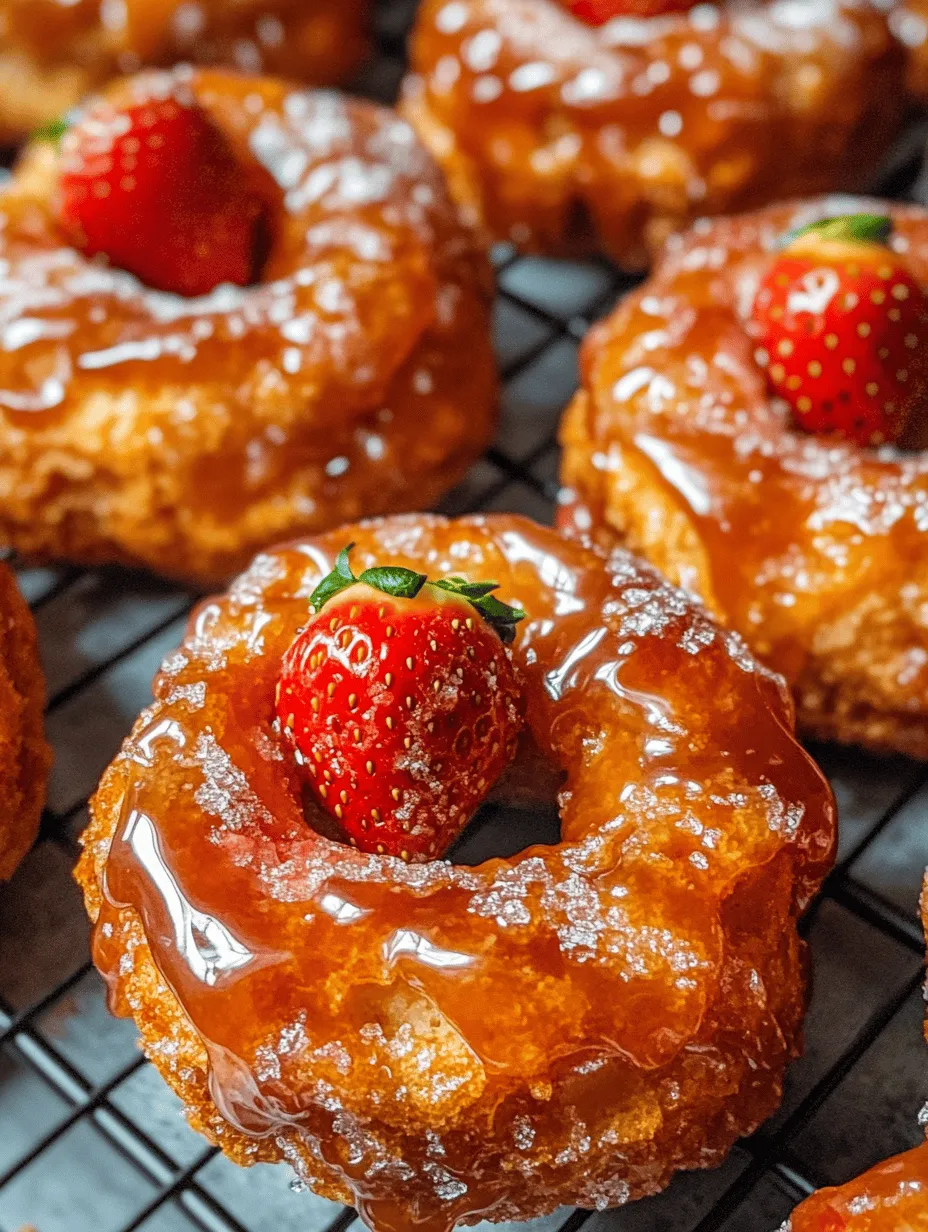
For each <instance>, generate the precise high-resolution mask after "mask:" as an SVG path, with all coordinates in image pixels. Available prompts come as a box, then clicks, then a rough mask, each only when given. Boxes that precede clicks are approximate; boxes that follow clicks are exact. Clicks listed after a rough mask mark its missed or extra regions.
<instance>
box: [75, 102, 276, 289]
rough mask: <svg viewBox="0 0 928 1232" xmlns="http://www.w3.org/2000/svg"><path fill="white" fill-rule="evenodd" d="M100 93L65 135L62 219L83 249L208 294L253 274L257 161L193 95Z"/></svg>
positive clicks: (147, 278)
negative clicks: (241, 154) (240, 152)
mask: <svg viewBox="0 0 928 1232" xmlns="http://www.w3.org/2000/svg"><path fill="white" fill-rule="evenodd" d="M162 80H163V79H162V78H160V77H158V78H153V79H152V87H151V92H150V94H148V95H146V94H143V93H141V90H142V88H143V87H137V88H136V89H134V90H133V93H132V95H131V97H128V98H127V99H126V101H125V103H124V104H122V105H120V103H118V102H114V101H109V100H106V99H104V100H102V101H101V102H98V103H96V104H95V105H93V106H92V107H90V108H89V109H88V110H87V111H85V112H84V113H83V114H82V115H81V116H80V118H79V119H78V120H77V122H76V123H75V124H74V125H73V127H70V128H68V129H66V130H65V133H64V135H63V137H62V140H61V175H60V180H59V186H58V189H59V192H58V197H59V201H58V219H59V222H60V223H61V226H62V227H63V229H64V230H65V231H66V233H67V235H68V237H69V239H70V240H71V242H72V243H73V244H74V245H75V247H77V248H79V249H80V250H81V251H82V252H84V253H86V254H87V255H88V256H95V255H97V254H100V253H102V254H104V255H105V256H106V257H108V258H109V262H110V264H111V265H113V266H116V267H118V268H119V269H124V270H128V271H129V272H130V273H132V274H135V275H136V277H137V278H140V279H141V281H142V282H144V283H145V284H146V285H147V286H149V287H152V288H153V289H155V290H160V291H173V292H176V293H177V294H179V295H205V294H206V293H207V292H209V291H211V290H213V288H214V287H216V286H218V285H219V284H220V283H223V282H230V283H236V284H237V285H239V286H247V285H248V284H249V283H251V282H253V281H254V280H255V277H256V275H257V273H258V270H259V266H260V262H261V259H262V255H263V249H264V247H265V236H266V230H267V208H266V204H265V201H264V200H263V199H262V196H261V195H259V193H258V192H257V191H256V180H255V178H254V177H255V174H257V172H256V171H254V170H251V171H250V170H249V169H246V168H244V167H243V166H242V165H241V164H240V162H239V160H238V159H237V158H236V156H235V154H234V152H233V150H232V148H231V146H230V144H229V142H228V141H227V139H226V137H225V136H224V134H223V133H222V132H221V131H220V129H219V128H218V127H217V126H216V125H215V124H214V122H213V121H212V120H211V119H210V117H209V116H208V115H207V113H206V112H205V111H204V110H203V109H202V107H200V106H199V105H198V104H197V103H196V102H194V101H193V99H192V97H191V98H187V97H184V96H183V95H180V94H177V93H176V92H175V93H168V94H167V95H166V96H165V92H164V90H162V89H158V88H157V87H156V83H157V82H159V81H162Z"/></svg>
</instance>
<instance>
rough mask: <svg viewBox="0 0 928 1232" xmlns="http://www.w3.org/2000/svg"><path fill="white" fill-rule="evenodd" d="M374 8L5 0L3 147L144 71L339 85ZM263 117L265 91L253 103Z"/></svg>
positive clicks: (338, 2)
mask: <svg viewBox="0 0 928 1232" xmlns="http://www.w3.org/2000/svg"><path fill="white" fill-rule="evenodd" d="M368 7H369V6H368V0H311V3H307V4H294V3H292V2H290V0H277V2H275V0H257V2H255V0H248V2H247V3H237V4H226V3H224V2H223V0H180V2H179V3H177V2H172V3H171V4H168V5H166V6H164V8H163V9H158V10H156V9H154V8H153V7H152V5H151V4H149V3H146V2H145V0H102V2H101V3H95V4H73V3H72V4H43V5H41V6H39V7H36V6H34V5H28V4H27V5H23V4H20V3H18V0H0V143H2V144H3V145H9V146H13V145H17V144H19V142H20V141H21V140H22V139H23V138H24V137H26V136H28V134H29V133H30V132H33V131H35V129H37V128H39V127H40V126H41V125H43V124H46V123H48V122H49V121H51V120H54V119H56V118H57V117H58V116H61V115H64V114H65V113H66V112H67V111H68V110H69V109H70V108H71V107H73V106H75V105H76V104H77V103H79V102H80V101H81V99H82V98H84V97H85V96H86V95H88V94H89V93H90V92H91V91H92V90H94V89H97V88H99V87H100V86H101V85H103V84H104V83H105V82H107V81H110V80H112V78H113V77H115V76H116V75H117V74H120V73H134V72H137V71H138V70H139V69H140V68H142V67H143V66H145V65H160V64H178V63H181V62H183V63H197V64H201V65H207V64H213V65H223V66H225V67H227V68H233V69H236V70H237V71H239V72H242V73H274V74H278V75H280V76H282V77H286V78H288V79H289V80H291V81H301V82H306V83H307V84H312V85H322V86H324V85H332V84H336V83H338V82H340V81H342V80H344V79H345V78H346V77H347V76H348V75H349V74H350V73H352V72H353V71H354V69H355V68H356V67H357V65H358V63H359V62H360V60H361V58H362V56H363V55H364V53H365V50H366V41H367V21H368V16H369V14H368ZM245 104H246V106H247V107H248V108H250V109H251V108H254V109H258V110H260V106H261V95H260V91H257V92H254V93H252V94H250V95H248V96H247V97H246V99H245Z"/></svg>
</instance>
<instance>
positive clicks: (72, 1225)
mask: <svg viewBox="0 0 928 1232" xmlns="http://www.w3.org/2000/svg"><path fill="white" fill-rule="evenodd" d="M413 7H414V4H413V3H412V0H400V2H398V3H396V2H394V3H385V4H383V5H382V6H381V12H380V15H379V23H380V31H379V33H380V38H379V44H380V50H381V55H380V57H379V58H378V60H377V62H376V63H375V65H374V67H373V68H372V69H371V70H370V71H369V72H368V74H367V76H366V78H365V81H364V82H363V83H362V85H363V88H364V89H365V90H366V91H367V92H368V93H371V94H374V95H375V96H378V97H381V98H388V97H390V95H391V93H392V92H393V91H394V90H395V87H396V84H397V82H398V80H399V76H400V73H401V71H402V54H403V36H404V33H405V29H406V26H407V24H408V21H409V18H410V15H411V10H412V8H413ZM924 139H925V132H924V131H923V130H919V129H918V128H917V127H915V128H913V129H911V130H910V131H909V133H908V135H907V137H906V138H905V139H904V141H903V142H902V143H901V145H900V146H899V147H898V149H897V150H896V151H894V153H893V155H892V156H891V158H890V159H889V161H888V164H887V169H886V172H885V175H884V178H883V181H882V184H881V187H882V188H883V190H884V191H886V192H891V193H893V194H894V195H899V196H913V195H916V196H917V195H920V188H919V181H918V179H917V175H918V164H919V160H920V154H921V150H922V147H923V144H924ZM495 256H496V265H497V272H498V277H499V297H498V301H497V305H496V313H495V335H496V342H497V348H498V352H499V358H500V364H501V368H502V372H503V377H504V386H505V394H504V400H503V417H502V423H501V427H500V432H499V435H498V438H497V441H496V443H495V445H494V446H493V448H492V449H490V450H489V452H488V453H487V455H486V456H485V458H484V459H483V460H482V461H481V462H480V463H478V464H477V465H476V466H475V467H474V469H473V471H472V472H471V474H470V475H469V476H468V478H467V480H466V481H465V482H464V483H463V484H462V485H461V487H460V488H459V489H458V490H456V491H455V492H454V493H453V494H452V495H451V497H449V498H448V500H446V502H445V503H444V506H443V508H444V509H445V510H446V511H447V512H450V513H459V512H463V511H465V510H471V509H484V510H489V509H507V510H516V511H520V512H524V513H527V514H529V515H531V516H534V517H536V518H538V519H539V520H542V521H548V520H550V516H551V512H552V508H553V502H554V499H555V495H556V470H557V452H556V444H555V433H556V426H557V421H558V417H559V414H560V411H561V409H562V407H563V406H564V404H565V403H566V401H567V399H568V398H569V396H570V394H571V393H572V392H573V389H574V386H575V382H576V368H575V361H576V354H577V347H578V343H579V341H580V339H581V338H582V337H583V334H584V332H585V331H586V329H587V327H588V325H589V323H590V322H591V321H592V320H594V319H595V318H596V317H597V316H599V315H601V314H602V312H604V311H605V310H606V309H607V308H608V307H609V306H610V305H611V304H612V303H613V302H614V301H615V299H616V298H617V297H618V296H620V295H621V294H622V293H623V292H624V291H626V290H628V288H629V287H630V286H631V285H633V281H634V280H631V279H627V278H623V277H622V276H621V275H619V274H618V273H617V272H616V271H615V270H614V269H612V268H611V267H609V266H608V265H607V264H605V263H602V262H587V263H580V264H576V263H563V262H552V261H546V260H540V259H534V258H522V257H519V256H517V254H516V253H515V252H513V251H511V250H509V249H499V250H498V251H497V252H496V254H495ZM19 578H20V582H21V585H22V587H23V590H24V592H25V593H26V595H27V596H28V598H29V600H30V603H31V605H32V607H33V610H34V612H35V615H36V620H37V622H38V626H39V631H40V635H41V639H42V645H43V652H44V656H45V661H46V669H47V673H48V680H49V696H50V701H49V706H48V730H49V735H50V738H51V740H52V743H53V744H54V746H55V750H56V755H57V757H56V765H55V769H54V772H53V776H52V781H51V788H50V794H49V803H48V808H47V810H46V814H45V817H44V820H43V825H42V832H41V834H40V837H39V840H38V842H37V843H36V845H35V847H34V849H33V850H32V852H31V854H30V855H29V856H28V857H27V859H26V861H25V863H24V865H23V866H22V868H21V870H20V871H19V873H18V874H17V876H16V878H15V879H14V881H13V882H12V883H11V884H10V885H9V886H6V887H0V1232H14V1230H15V1229H18V1228H19V1227H20V1226H21V1225H24V1224H34V1225H35V1226H36V1227H37V1228H38V1229H39V1232H91V1230H92V1232H135V1230H136V1229H140V1230H144V1232H193V1230H194V1229H201V1230H207V1232H263V1230H264V1229H267V1228H269V1227H273V1228H275V1229H278V1230H279V1232H287V1230H288V1229H293V1230H294V1232H297V1230H299V1232H342V1230H343V1229H345V1228H347V1226H348V1225H349V1224H350V1223H351V1222H352V1221H353V1219H354V1218H355V1216H354V1212H353V1211H350V1210H346V1209H344V1208H342V1207H339V1206H337V1205H335V1204H333V1203H330V1202H327V1201H325V1200H323V1199H320V1198H317V1197H315V1196H314V1195H312V1194H310V1193H301V1194H294V1193H292V1192H290V1184H289V1176H290V1174H289V1172H288V1170H287V1169H286V1168H285V1167H283V1166H280V1167H271V1166H267V1165H262V1166H259V1167H257V1168H254V1169H251V1170H248V1171H245V1170H240V1169H238V1168H236V1167H235V1166H234V1165H233V1164H230V1163H229V1162H228V1161H226V1160H225V1159H224V1158H223V1157H222V1156H221V1155H220V1154H219V1153H218V1152H217V1151H216V1150H215V1149H213V1148H211V1147H209V1146H207V1144H206V1143H205V1142H204V1141H203V1140H202V1139H200V1138H199V1137H198V1136H196V1135H195V1134H194V1133H193V1132H192V1131H191V1130H190V1129H189V1128H188V1127H187V1125H186V1123H185V1121H184V1120H183V1117H182V1115H181V1112H180V1105H179V1103H178V1101H177V1100H176V1099H175V1098H174V1096H173V1095H172V1094H171V1092H170V1091H169V1090H168V1088H167V1087H166V1086H165V1085H164V1084H163V1082H162V1081H161V1079H160V1078H159V1077H158V1075H157V1074H156V1073H155V1071H154V1070H153V1069H152V1067H151V1066H150V1065H149V1064H148V1063H147V1062H146V1061H145V1060H144V1059H143V1058H142V1057H141V1055H140V1054H139V1053H138V1052H137V1050H136V1047H135V1032H134V1027H133V1025H132V1024H131V1023H128V1022H125V1021H122V1020H115V1019H111V1018H110V1017H109V1016H108V1014H107V1012H106V1009H105V1004H104V996H103V987H102V983H101V981H100V979H99V977H98V976H97V975H96V973H95V971H94V970H93V968H92V966H91V964H90V962H89V957H88V925H87V922H86V919H85V916H84V912H83V907H82V904H81V901H80V895H79V894H78V891H77V889H76V887H75V886H74V884H73V882H72V879H71V868H72V866H73V862H74V859H75V857H76V853H77V836H78V834H79V833H80V830H81V828H82V826H83V824H84V820H85V816H86V812H85V810H86V801H87V798H88V796H89V795H90V794H91V792H92V790H93V788H94V786H95V783H96V780H97V778H98V776H99V774H100V772H101V771H102V769H103V768H104V766H105V765H106V763H107V762H108V761H109V760H110V758H111V757H112V755H113V754H114V752H115V751H116V749H117V747H118V744H119V742H120V740H121V739H122V737H123V735H124V734H125V732H126V731H127V730H128V728H129V726H130V724H131V722H132V719H133V718H134V716H135V715H136V713H137V712H138V710H139V709H140V708H141V707H142V706H143V705H144V704H145V703H146V701H147V700H148V696H149V682H150V680H151V677H152V674H153V672H154V670H155V669H156V667H157V665H158V663H159V661H160V659H161V658H162V656H163V655H164V654H165V652H166V651H168V650H169V649H170V648H172V647H173V646H174V645H176V643H177V642H178V640H179V638H180V636H181V631H182V628H183V622H184V618H185V616H186V613H187V612H188V611H189V609H190V607H191V605H192V604H193V603H194V602H195V600H196V598H197V596H196V595H194V594H193V593H191V592H188V591H184V590H179V589H177V588H176V587H172V586H169V585H167V584H165V583H160V582H158V581H157V580H154V579H152V578H150V577H148V576H145V575H142V574H133V573H127V572H125V571H93V572H86V571H81V570H77V569H68V568H62V569H24V570H21V571H20V573H19ZM816 752H817V754H818V756H819V759H820V761H821V763H822V765H823V766H824V767H825V769H826V771H827V772H828V773H829V775H830V777H831V780H832V782H833V784H834V787H835V790H836V792H837V795H838V799H839V803H840V805H841V810H842V834H841V850H840V862H839V864H838V867H837V868H836V869H835V871H834V873H833V874H832V876H831V877H830V878H829V881H828V883H827V885H826V887H825V893H824V894H823V896H822V897H821V899H820V900H819V901H818V903H817V904H816V905H815V907H814V908H813V910H812V911H811V912H810V914H809V916H808V918H807V919H806V920H805V921H804V925H803V927H804V930H805V932H806V934H807V936H808V938H809V941H810V943H811V947H812V953H813V956H814V961H815V970H816V985H815V995H814V999H813V1004H812V1009H811V1012H810V1015H809V1019H808V1023H807V1045H806V1052H805V1055H804V1056H803V1058H802V1059H801V1060H800V1061H799V1062H797V1063H796V1065H794V1066H793V1068H792V1070H791V1071H790V1074H789V1078H788V1085H787V1092H786V1098H785V1100H784V1105H783V1108H782V1109H781V1110H780V1112H779V1113H778V1115H777V1116H776V1117H774V1118H773V1119H772V1121H770V1122H769V1123H768V1124H766V1125H765V1126H764V1127H763V1128H762V1129H761V1130H760V1131H759V1132H758V1133H757V1134H755V1135H754V1136H753V1137H752V1138H751V1139H750V1140H747V1141H745V1142H742V1143H741V1144H739V1145H738V1146H737V1147H736V1148H735V1150H734V1151H733V1152H732V1154H731V1156H730V1157H729V1159H728V1160H727V1162H726V1163H725V1164H724V1166H723V1167H721V1168H720V1169H718V1170H716V1171H714V1172H710V1173H698V1174H689V1175H686V1176H682V1177H680V1178H678V1180H677V1181H676V1182H675V1183H674V1184H673V1186H672V1187H671V1189H670V1190H669V1191H668V1192H667V1193H666V1194H664V1195H661V1196H659V1197H657V1198H653V1199H648V1200H645V1201H643V1202H639V1203H636V1204H633V1205H632V1206H629V1207H626V1208H623V1209H621V1210H616V1211H609V1212H605V1213H602V1214H591V1213H589V1212H584V1211H570V1210H562V1211H560V1212H558V1213H557V1214H555V1215H552V1216H549V1217H547V1218H545V1219H541V1220H536V1221H534V1222H533V1223H532V1224H531V1225H526V1226H528V1227H531V1228H532V1229H534V1232H577V1229H579V1227H580V1226H581V1225H585V1232H658V1230H660V1232H716V1230H719V1232H748V1230H751V1232H771V1230H772V1229H774V1228H775V1227H777V1225H778V1224H779V1223H780V1222H781V1220H783V1219H784V1218H785V1217H786V1215H787V1214H788V1212H789V1210H790V1209H791V1208H792V1206H793V1205H794V1204H795V1203H796V1202H797V1201H798V1200H799V1199H801V1198H802V1197H803V1196H805V1194H807V1193H808V1192H810V1190H811V1189H813V1188H815V1187H816V1186H818V1185H821V1184H828V1183H834V1182H837V1181H840V1180H843V1179H845V1178H847V1177H849V1176H851V1175H854V1174H856V1173H858V1172H860V1171H861V1170H863V1169H864V1168H865V1167H867V1166H869V1165H870V1164H872V1163H874V1162H875V1161H876V1160H877V1159H880V1158H883V1157H884V1156H886V1155H889V1154H891V1153H894V1152H895V1151H898V1150H902V1149H904V1148H905V1147H907V1146H909V1145H912V1144H914V1143H915V1142H916V1141H917V1140H918V1138H919V1134H920V1132H921V1131H920V1129H919V1121H918V1117H919V1112H920V1109H921V1106H922V1104H923V1103H924V1101H925V1099H926V1098H928V1070H926V1067H925V1056H926V1054H925V1053H924V1051H923V1048H924V1045H923V1043H922V1037H921V1020H922V1012H923V1006H922V997H921V992H920V985H921V980H922V956H923V942H922V937H921V931H920V928H919V924H918V919H917V900H918V890H919V882H920V876H921V870H922V869H923V868H924V866H925V864H926V863H928V825H926V824H925V819H926V814H928V768H926V767H919V766H916V765H914V764H913V763H910V762H906V761H904V760H902V759H896V760H892V761H877V760H875V759H872V758H869V757H867V756H865V755H863V754H861V753H858V752H852V751H847V750H840V749H834V748H820V749H817V750H816Z"/></svg>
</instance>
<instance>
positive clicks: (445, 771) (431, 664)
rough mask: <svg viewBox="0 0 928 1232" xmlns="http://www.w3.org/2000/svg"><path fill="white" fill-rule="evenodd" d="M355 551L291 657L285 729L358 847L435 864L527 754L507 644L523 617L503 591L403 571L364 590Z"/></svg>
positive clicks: (331, 579) (373, 580) (384, 571)
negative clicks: (511, 765) (520, 751)
mask: <svg viewBox="0 0 928 1232" xmlns="http://www.w3.org/2000/svg"><path fill="white" fill-rule="evenodd" d="M350 551H351V547H350V546H349V547H348V548H346V549H345V550H344V551H343V552H342V553H341V554H340V555H339V557H338V560H337V562H336V566H335V569H334V571H333V572H332V573H330V574H329V575H328V577H326V578H325V579H324V580H323V581H322V582H321V583H320V584H319V586H318V587H317V588H316V590H315V592H314V593H313V595H312V597H311V600H310V602H311V605H312V609H313V615H312V618H311V619H310V621H309V623H308V624H307V625H306V627H305V628H304V629H303V630H302V631H301V632H300V633H299V634H298V636H297V638H296V640H295V641H294V642H293V644H292V646H291V647H290V649H289V650H288V651H287V653H286V655H285V656H284V660H283V668H282V672H281V677H280V684H279V687H278V691H277V718H278V721H279V724H280V727H281V730H282V732H283V733H284V734H285V737H286V739H287V740H288V741H289V742H290V743H292V746H293V748H294V752H295V756H296V759H297V761H298V762H299V763H300V765H301V766H303V767H305V771H306V773H307V775H308V780H309V784H310V787H311V789H312V791H313V793H314V794H315V796H316V799H317V800H318V802H319V803H320V804H321V806H322V807H323V808H324V809H325V810H326V811H327V812H328V813H329V814H330V815H331V816H333V817H334V818H335V819H336V821H337V822H338V823H339V825H340V827H341V829H342V831H343V832H344V834H345V835H346V837H347V838H348V840H349V842H350V843H352V844H353V845H354V846H357V847H359V848H360V849H361V850H362V851H372V852H380V853H386V854H388V855H396V856H400V857H401V858H402V859H404V860H428V859H431V858H434V857H435V856H438V855H441V854H442V853H443V852H444V851H446V850H447V848H448V847H449V846H450V844H451V843H452V842H453V841H454V839H455V838H456V837H457V836H458V835H459V834H460V833H461V831H462V830H463V829H464V826H465V825H466V824H467V821H468V820H469V818H470V816H471V814H472V813H473V811H474V809H475V808H476V807H477V805H478V804H480V802H481V801H482V800H483V799H484V798H485V796H486V794H487V792H488V791H489V789H490V788H491V787H492V785H493V783H494V782H495V781H496V779H497V778H499V776H500V774H501V773H502V772H503V770H504V769H505V767H506V765H507V764H508V762H509V761H510V760H511V759H512V757H513V755H514V753H515V747H516V738H517V736H518V734H519V729H520V727H521V724H522V718H523V703H522V698H521V694H520V690H519V685H518V681H517V679H516V673H515V669H514V667H513V664H512V659H511V657H510V653H509V651H508V650H507V648H506V643H507V642H510V641H511V640H512V639H513V637H514V635H515V624H516V622H517V621H519V620H521V619H522V618H523V613H522V612H521V611H520V610H519V609H517V608H512V607H509V606H507V605H506V604H504V603H500V602H499V600H498V599H496V598H494V597H493V594H492V593H491V592H492V591H494V590H495V589H497V587H496V585H495V583H492V582H468V581H466V580H464V579H462V578H446V579H443V580H440V581H435V582H430V581H428V579H427V578H426V576H425V575H424V574H421V573H414V572H413V571H412V570H410V569H403V568H399V567H395V566H389V565H388V566H385V567H383V568H376V569H366V570H365V571H364V572H363V573H362V574H361V575H360V577H359V578H355V577H354V575H353V573H352V571H351V566H350V563H349V552H350Z"/></svg>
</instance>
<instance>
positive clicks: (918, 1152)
mask: <svg viewBox="0 0 928 1232" xmlns="http://www.w3.org/2000/svg"><path fill="white" fill-rule="evenodd" d="M925 1229H928V1145H924V1144H923V1145H922V1146H919V1147H916V1148H915V1150H914V1151H907V1152H906V1154H904V1155H897V1156H895V1158H893V1159H888V1160H886V1162H885V1163H882V1164H878V1165H877V1166H876V1167H875V1168H871V1169H870V1171H869V1172H865V1173H864V1174H863V1176H859V1177H857V1179H856V1180H854V1181H848V1183H847V1184H846V1185H840V1186H838V1187H837V1188H835V1189H822V1190H820V1191H819V1192H818V1193H816V1194H813V1195H812V1197H811V1198H807V1199H806V1201H805V1202H803V1203H802V1205H801V1206H800V1207H798V1208H797V1209H796V1210H795V1211H794V1212H793V1215H792V1218H791V1219H790V1220H789V1221H788V1222H787V1224H786V1225H785V1227H784V1229H783V1232H925Z"/></svg>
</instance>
